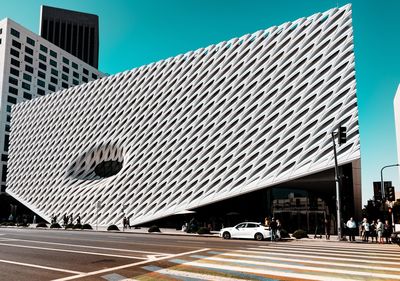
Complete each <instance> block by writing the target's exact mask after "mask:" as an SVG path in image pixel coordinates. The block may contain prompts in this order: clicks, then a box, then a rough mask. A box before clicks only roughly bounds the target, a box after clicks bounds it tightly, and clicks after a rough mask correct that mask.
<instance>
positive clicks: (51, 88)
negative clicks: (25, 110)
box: [48, 84, 56, 92]
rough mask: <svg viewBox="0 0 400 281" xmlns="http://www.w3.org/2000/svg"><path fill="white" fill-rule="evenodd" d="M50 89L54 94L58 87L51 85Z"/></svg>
mask: <svg viewBox="0 0 400 281" xmlns="http://www.w3.org/2000/svg"><path fill="white" fill-rule="evenodd" d="M48 88H49V90H50V91H52V92H55V91H56V87H54V86H53V85H50V84H49V87H48Z"/></svg>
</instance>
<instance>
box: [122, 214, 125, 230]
mask: <svg viewBox="0 0 400 281" xmlns="http://www.w3.org/2000/svg"><path fill="white" fill-rule="evenodd" d="M125 228H126V217H125V216H124V218H123V219H122V229H125Z"/></svg>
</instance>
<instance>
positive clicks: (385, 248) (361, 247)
mask: <svg viewBox="0 0 400 281" xmlns="http://www.w3.org/2000/svg"><path fill="white" fill-rule="evenodd" d="M308 244H311V245H307V246H305V244H295V245H293V244H292V245H286V244H285V245H282V244H279V245H278V244H274V245H271V246H269V247H274V248H279V249H281V248H287V247H290V248H300V249H304V248H307V249H320V248H323V249H327V250H328V249H329V250H331V249H332V250H342V251H347V250H350V249H352V250H354V251H357V252H368V251H370V250H375V249H378V248H379V252H381V253H392V251H393V249H395V248H398V246H397V245H393V244H387V245H379V244H357V245H355V244H352V243H351V244H350V243H349V244H346V245H343V244H342V245H336V244H333V245H330V244H329V243H325V244H315V242H314V243H308ZM261 247H265V246H261Z"/></svg>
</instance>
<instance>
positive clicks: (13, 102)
mask: <svg viewBox="0 0 400 281" xmlns="http://www.w3.org/2000/svg"><path fill="white" fill-rule="evenodd" d="M7 101H8V102H9V103H12V104H16V103H17V99H16V98H14V97H11V96H8V97H7ZM8 116H9V115H7V121H8V119H9V118H8ZM10 120H11V117H10ZM8 122H10V121H8Z"/></svg>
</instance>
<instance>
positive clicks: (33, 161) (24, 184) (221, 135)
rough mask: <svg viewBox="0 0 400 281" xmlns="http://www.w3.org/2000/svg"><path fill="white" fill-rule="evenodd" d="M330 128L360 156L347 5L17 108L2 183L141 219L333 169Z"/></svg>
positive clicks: (41, 209)
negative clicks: (344, 134)
mask: <svg viewBox="0 0 400 281" xmlns="http://www.w3.org/2000/svg"><path fill="white" fill-rule="evenodd" d="M339 124H341V125H344V126H346V127H347V128H348V142H347V143H346V144H345V145H342V146H341V147H339V150H338V153H339V163H346V162H350V161H353V160H355V159H358V158H360V150H359V149H360V147H359V133H358V112H357V98H356V89H355V73H354V53H353V35H352V26H351V7H350V6H349V5H347V6H344V7H342V8H339V9H332V10H329V11H327V12H325V13H322V14H316V15H313V16H311V17H308V18H302V19H299V20H297V21H294V22H289V23H285V24H283V25H281V26H278V27H271V28H269V29H267V30H261V31H258V32H256V33H253V34H248V35H244V36H242V37H240V38H234V39H232V40H229V41H226V42H221V43H219V44H217V45H212V46H209V47H207V48H203V49H199V50H196V51H193V52H189V53H187V54H183V55H179V56H177V57H174V58H170V59H167V60H163V61H159V62H156V63H153V64H150V65H147V66H143V67H140V68H137V69H133V70H132V71H127V72H124V73H120V74H116V75H113V76H110V77H106V78H103V79H100V80H97V81H94V82H91V83H88V84H85V85H82V86H78V87H74V88H70V89H67V90H63V91H60V92H58V93H56V94H54V95H50V96H47V97H43V98H40V99H37V100H34V101H31V102H27V103H23V104H20V105H17V106H16V107H14V108H13V117H12V131H11V147H10V160H9V175H8V189H7V191H8V192H10V193H11V194H12V195H13V196H15V197H16V198H18V199H19V200H20V201H22V202H24V203H25V204H26V205H27V206H29V207H31V208H32V209H33V210H35V211H36V212H38V213H39V214H41V215H42V216H44V217H45V218H48V217H50V216H51V215H52V214H64V213H68V214H70V213H74V214H78V213H79V214H80V215H81V217H83V219H84V220H85V221H86V222H89V223H93V222H95V221H96V202H101V203H102V208H101V210H100V218H99V221H100V223H101V224H104V225H106V224H111V223H117V222H119V221H120V219H121V216H122V215H123V214H122V209H123V208H124V209H125V213H126V214H127V215H129V216H131V222H132V223H133V224H138V223H143V222H146V221H151V220H154V219H157V218H161V217H165V216H168V215H172V214H175V213H178V212H182V211H184V210H188V209H192V208H195V207H198V206H202V205H206V204H209V203H212V202H217V201H219V200H222V199H225V198H229V197H232V196H236V195H238V194H242V193H246V192H250V191H252V190H257V189H261V188H265V187H268V186H271V185H275V184H277V183H281V182H285V181H289V180H292V179H294V178H298V177H302V176H305V175H309V174H313V173H316V172H318V171H321V170H325V169H329V168H332V167H333V165H334V162H333V158H332V157H333V156H332V143H331V139H330V132H332V130H334V129H335V128H336V127H337V126H338V125H339ZM99 171H103V172H102V173H105V174H107V172H108V171H114V172H115V173H114V174H113V175H105V174H100V172H99Z"/></svg>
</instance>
